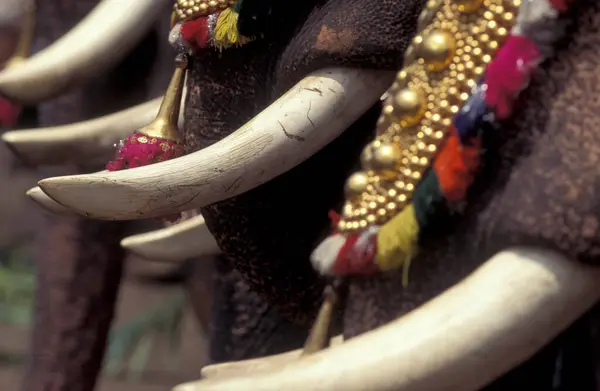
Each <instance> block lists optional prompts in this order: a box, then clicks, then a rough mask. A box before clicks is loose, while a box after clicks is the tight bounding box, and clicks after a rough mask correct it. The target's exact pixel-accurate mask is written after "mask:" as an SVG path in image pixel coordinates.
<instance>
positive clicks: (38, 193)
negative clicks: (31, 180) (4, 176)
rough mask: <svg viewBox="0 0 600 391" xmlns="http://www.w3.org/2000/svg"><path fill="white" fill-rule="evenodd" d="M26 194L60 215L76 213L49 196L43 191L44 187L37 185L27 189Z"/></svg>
mask: <svg viewBox="0 0 600 391" xmlns="http://www.w3.org/2000/svg"><path fill="white" fill-rule="evenodd" d="M25 194H26V195H27V196H28V197H29V198H31V199H32V200H33V201H35V202H37V203H38V204H39V205H41V206H42V207H43V208H44V209H46V210H48V211H50V212H53V213H55V214H59V215H76V214H75V213H73V212H72V211H71V210H69V209H67V208H65V207H64V206H62V205H61V204H59V203H57V202H56V201H54V200H53V199H52V198H50V197H48V196H47V195H46V194H45V193H44V192H43V191H42V189H40V188H39V187H37V186H36V187H34V188H31V189H29V190H27V192H26V193H25Z"/></svg>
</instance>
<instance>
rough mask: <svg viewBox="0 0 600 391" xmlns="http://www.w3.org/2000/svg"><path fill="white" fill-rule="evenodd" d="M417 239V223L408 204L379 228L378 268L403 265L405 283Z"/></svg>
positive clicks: (412, 208) (384, 268)
mask: <svg viewBox="0 0 600 391" xmlns="http://www.w3.org/2000/svg"><path fill="white" fill-rule="evenodd" d="M418 239H419V223H418V222H417V219H416V217H415V209H414V207H413V205H412V204H410V205H408V206H407V207H406V208H404V209H403V210H402V212H400V213H398V214H397V215H396V216H394V218H393V219H391V220H390V221H388V222H387V223H386V224H384V225H383V226H382V227H381V228H380V229H379V233H378V235H377V258H376V262H377V265H378V266H379V268H380V269H381V270H383V271H386V270H392V269H396V268H398V267H400V266H405V269H404V275H403V277H402V280H403V283H405V282H406V283H407V282H408V277H407V272H408V265H409V263H410V260H411V259H412V258H413V257H414V256H415V255H416V253H417V244H418Z"/></svg>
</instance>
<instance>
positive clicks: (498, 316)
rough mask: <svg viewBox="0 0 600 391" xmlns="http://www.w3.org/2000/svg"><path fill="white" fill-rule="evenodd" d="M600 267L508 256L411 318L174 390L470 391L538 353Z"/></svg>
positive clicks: (579, 303)
mask: <svg viewBox="0 0 600 391" xmlns="http://www.w3.org/2000/svg"><path fill="white" fill-rule="evenodd" d="M598 278H600V269H598V268H595V267H592V266H587V265H582V264H578V263H577V262H576V261H574V260H569V259H566V258H564V257H563V256H561V255H559V254H557V253H554V252H549V251H541V250H533V249H525V248H519V249H512V250H508V251H503V252H501V253H499V254H497V255H496V256H494V257H493V258H491V259H490V260H489V261H487V262H486V263H485V264H484V265H483V266H481V267H480V268H479V269H477V270H476V271H475V272H473V273H472V274H471V275H470V276H469V277H467V278H466V279H465V280H463V281H462V282H460V283H459V284H457V285H456V286H454V287H452V288H450V289H449V290H447V291H445V292H444V293H442V294H441V295H439V296H438V297H436V298H434V299H433V300H431V301H430V302H428V303H426V304H425V305H423V306H421V307H419V308H418V309H416V310H415V311H413V312H411V313H409V314H408V315H406V316H405V317H402V318H400V319H397V320H395V321H392V322H391V323H389V324H387V325H385V326H382V327H380V328H378V329H375V330H372V331H370V332H368V333H365V334H363V335H360V336H358V337H356V338H353V339H351V340H348V341H345V342H344V343H343V344H341V345H338V346H335V347H332V348H329V349H327V350H324V351H322V352H319V353H315V354H314V355H308V356H304V357H301V358H299V359H298V360H297V361H295V362H291V363H289V364H287V365H284V366H278V367H277V368H275V369H273V370H270V371H267V372H263V371H261V372H259V373H256V374H246V375H245V376H241V377H236V378H232V377H224V378H214V379H207V380H203V381H199V382H195V383H188V384H184V385H181V386H179V387H176V388H175V390H176V391H216V390H228V391H254V390H260V391H276V390H286V391H304V390H311V391H335V390H344V391H392V390H394V391H424V390H439V389H440V388H443V389H444V390H446V391H472V390H478V389H481V388H482V387H484V386H485V385H486V384H489V383H490V382H491V381H493V380H494V379H496V378H497V377H499V376H501V375H502V374H504V373H506V372H507V371H509V370H510V369H512V368H514V367H515V366H517V365H518V364H520V363H522V362H523V361H524V360H526V359H528V358H529V357H531V356H532V355H533V354H535V353H536V352H537V351H538V350H539V349H541V348H542V347H543V346H544V345H545V344H547V343H548V342H549V341H551V340H552V338H554V337H555V336H556V335H557V334H559V333H560V332H561V331H563V330H564V329H565V328H567V327H568V326H569V325H570V324H571V323H572V322H574V321H575V320H576V319H577V318H578V317H580V316H581V315H582V314H583V313H584V312H585V311H586V310H588V309H589V308H590V307H592V306H593V305H594V304H595V303H596V301H597V300H598V298H599V297H600V284H598Z"/></svg>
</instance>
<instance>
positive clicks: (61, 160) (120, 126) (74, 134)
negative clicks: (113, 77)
mask: <svg viewBox="0 0 600 391" xmlns="http://www.w3.org/2000/svg"><path fill="white" fill-rule="evenodd" d="M161 101H162V97H161V98H157V99H154V100H151V101H149V102H146V103H143V104H141V105H138V106H135V107H132V108H130V109H127V110H124V111H120V112H118V113H115V114H110V115H106V116H103V117H100V118H96V119H92V120H89V121H84V122H78V123H75V124H70V125H65V126H54V127H50V128H42V129H27V130H16V131H11V132H6V133H4V134H3V135H2V140H3V141H4V142H5V143H6V144H7V145H8V146H9V147H10V148H11V149H12V150H13V151H14V152H15V154H16V155H17V156H19V157H20V158H21V159H22V160H23V161H25V162H27V163H28V164H31V165H34V166H37V165H59V164H77V165H79V166H98V165H103V164H105V163H106V162H107V161H108V160H110V159H111V158H112V157H114V154H115V147H114V144H115V143H118V142H119V140H121V139H123V138H125V137H127V136H128V135H129V134H130V133H132V132H133V131H135V130H137V129H139V128H141V127H142V126H144V125H146V124H147V123H148V122H150V121H152V120H153V119H154V117H155V116H156V113H157V112H158V108H159V107H160V102H161Z"/></svg>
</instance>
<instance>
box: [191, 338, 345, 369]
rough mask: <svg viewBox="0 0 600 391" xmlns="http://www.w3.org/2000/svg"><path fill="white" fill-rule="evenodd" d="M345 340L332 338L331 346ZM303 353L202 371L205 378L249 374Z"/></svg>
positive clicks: (219, 365) (278, 355) (282, 354)
mask: <svg viewBox="0 0 600 391" xmlns="http://www.w3.org/2000/svg"><path fill="white" fill-rule="evenodd" d="M343 342H344V337H343V336H342V335H338V336H335V337H333V338H331V341H330V342H329V346H336V345H339V344H341V343H343ZM301 355H302V349H296V350H292V351H290V352H286V353H281V354H274V355H272V356H267V357H261V358H252V359H249V360H242V361H234V362H229V363H223V364H213V365H207V366H205V367H204V368H202V370H201V371H200V375H201V376H202V378H203V379H208V378H211V379H212V378H215V377H220V378H224V377H233V376H241V375H249V374H252V373H257V372H264V371H269V370H275V369H277V368H281V367H282V366H284V365H287V364H289V363H291V362H293V361H295V360H297V359H299V358H300V356H301Z"/></svg>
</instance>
